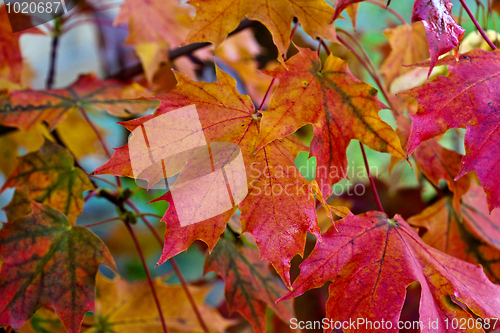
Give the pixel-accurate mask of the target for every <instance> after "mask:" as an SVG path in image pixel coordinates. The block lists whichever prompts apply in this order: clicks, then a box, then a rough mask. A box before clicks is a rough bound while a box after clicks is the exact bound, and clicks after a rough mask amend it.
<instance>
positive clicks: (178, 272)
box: [125, 199, 210, 333]
mask: <svg viewBox="0 0 500 333" xmlns="http://www.w3.org/2000/svg"><path fill="white" fill-rule="evenodd" d="M125 202H126V203H127V205H129V206H130V207H131V208H132V209H133V210H134V211H135V212H136V213H137V214H141V213H140V210H139V208H138V207H137V206H136V204H135V203H133V202H132V201H131V200H128V199H127V200H126V201H125ZM146 215H151V216H158V215H156V214H141V215H140V217H141V220H142V221H143V222H144V224H145V225H146V226H147V227H148V229H149V230H150V231H151V233H152V234H153V236H154V237H155V238H156V240H157V241H158V243H159V244H160V247H161V248H163V240H162V238H161V236H160V234H159V233H158V231H157V230H156V229H155V227H154V226H153V225H152V224H151V223H150V222H149V221H148V219H147V218H146ZM160 218H161V216H160ZM169 260H170V264H171V265H172V268H173V269H174V271H175V274H176V275H177V277H178V278H179V281H180V282H181V285H182V289H184V292H185V293H186V296H187V298H188V300H189V303H190V304H191V307H192V308H193V311H194V313H195V315H196V318H197V319H198V322H199V323H200V325H201V328H202V329H203V331H204V332H205V333H209V332H210V331H209V329H208V327H207V324H206V323H205V321H204V320H203V317H202V316H201V313H200V311H199V310H198V306H197V305H196V302H195V301H194V298H193V295H192V294H191V292H190V291H189V288H188V285H187V283H186V280H185V279H184V275H182V272H181V270H180V269H179V266H178V265H177V262H176V261H175V259H174V258H170V259H169Z"/></svg>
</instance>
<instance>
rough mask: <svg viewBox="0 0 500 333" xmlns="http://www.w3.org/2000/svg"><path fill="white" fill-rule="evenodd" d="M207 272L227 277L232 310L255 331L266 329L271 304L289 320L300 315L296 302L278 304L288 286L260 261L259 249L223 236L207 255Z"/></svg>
mask: <svg viewBox="0 0 500 333" xmlns="http://www.w3.org/2000/svg"><path fill="white" fill-rule="evenodd" d="M204 271H205V273H207V272H211V271H214V272H216V273H217V274H219V275H220V276H221V277H222V278H223V279H224V283H225V295H226V303H227V306H228V308H229V311H238V312H239V313H241V315H242V316H243V317H245V319H246V320H248V321H249V322H250V323H251V324H252V326H253V329H254V331H255V332H259V333H264V332H266V309H267V308H268V307H270V308H271V309H272V310H273V311H274V312H275V313H276V314H277V315H278V316H279V317H280V318H281V319H282V320H283V321H285V322H287V323H288V322H289V320H290V319H291V318H295V317H296V316H295V315H294V311H293V306H292V302H283V303H280V304H276V303H275V301H276V299H278V297H279V296H280V295H282V294H283V293H284V292H285V291H286V288H285V287H284V286H283V285H281V284H280V281H279V280H277V279H276V278H275V277H274V276H273V275H272V274H271V271H270V270H269V265H268V263H267V261H266V260H259V255H258V253H257V251H255V250H253V249H251V248H249V247H245V246H243V245H242V244H240V243H238V244H234V243H233V242H232V241H230V240H228V239H224V238H223V239H221V240H220V241H219V243H218V244H217V246H216V247H215V249H214V250H213V251H212V253H211V254H210V255H209V256H208V257H207V258H206V261H205V268H204Z"/></svg>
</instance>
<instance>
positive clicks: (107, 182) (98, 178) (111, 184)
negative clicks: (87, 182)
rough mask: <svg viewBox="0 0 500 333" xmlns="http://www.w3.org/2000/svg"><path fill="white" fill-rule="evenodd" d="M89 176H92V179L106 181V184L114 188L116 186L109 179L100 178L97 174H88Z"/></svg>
mask: <svg viewBox="0 0 500 333" xmlns="http://www.w3.org/2000/svg"><path fill="white" fill-rule="evenodd" d="M89 177H92V178H94V179H96V180H99V181H101V182H104V183H106V184H108V185H110V186H113V187H114V188H117V186H116V184H115V183H113V182H110V181H109V180H107V179H104V178H101V177H99V176H94V175H90V176H89Z"/></svg>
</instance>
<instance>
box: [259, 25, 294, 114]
mask: <svg viewBox="0 0 500 333" xmlns="http://www.w3.org/2000/svg"><path fill="white" fill-rule="evenodd" d="M299 25H300V23H299V21H297V23H295V27H293V30H292V32H291V34H290V42H291V41H292V39H293V36H294V35H295V32H296V31H297V28H298V27H299ZM287 52H288V50H287ZM283 61H286V54H284V55H283ZM274 82H276V78H274V77H273V79H272V80H271V83H269V87H268V88H267V91H266V94H265V95H264V98H262V102H261V103H260V106H259V108H258V109H257V110H255V113H259V111H260V110H262V108H263V107H264V104H265V103H266V100H267V97H268V96H269V93H270V92H271V88H272V87H273V84H274Z"/></svg>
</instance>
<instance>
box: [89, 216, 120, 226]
mask: <svg viewBox="0 0 500 333" xmlns="http://www.w3.org/2000/svg"><path fill="white" fill-rule="evenodd" d="M119 220H123V218H122V217H121V216H117V217H112V218H110V219H107V220H103V221H100V222H96V223H91V224H87V225H84V227H87V228H90V227H95V226H96V225H101V224H105V223H108V222H113V221H119Z"/></svg>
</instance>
